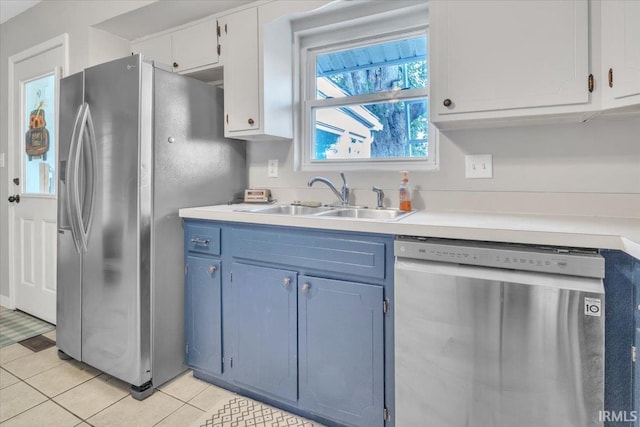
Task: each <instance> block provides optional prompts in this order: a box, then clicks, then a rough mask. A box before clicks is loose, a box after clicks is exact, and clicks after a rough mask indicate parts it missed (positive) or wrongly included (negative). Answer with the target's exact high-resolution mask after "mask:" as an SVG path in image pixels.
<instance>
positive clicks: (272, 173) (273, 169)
mask: <svg viewBox="0 0 640 427" xmlns="http://www.w3.org/2000/svg"><path fill="white" fill-rule="evenodd" d="M267 177H269V178H277V177H278V160H277V159H276V160H269V162H268V163H267Z"/></svg>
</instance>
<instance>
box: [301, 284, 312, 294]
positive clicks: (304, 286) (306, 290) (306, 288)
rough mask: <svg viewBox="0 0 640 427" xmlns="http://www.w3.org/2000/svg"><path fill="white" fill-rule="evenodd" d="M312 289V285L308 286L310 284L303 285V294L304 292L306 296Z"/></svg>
mask: <svg viewBox="0 0 640 427" xmlns="http://www.w3.org/2000/svg"><path fill="white" fill-rule="evenodd" d="M310 287H311V285H310V284H308V283H305V284H303V285H302V292H304V293H305V294H306V293H307V292H309V288H310Z"/></svg>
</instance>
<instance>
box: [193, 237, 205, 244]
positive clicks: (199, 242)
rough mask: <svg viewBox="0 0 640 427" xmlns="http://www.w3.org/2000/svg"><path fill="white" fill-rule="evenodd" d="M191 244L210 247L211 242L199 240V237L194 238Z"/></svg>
mask: <svg viewBox="0 0 640 427" xmlns="http://www.w3.org/2000/svg"><path fill="white" fill-rule="evenodd" d="M191 243H195V244H196V245H205V246H209V240H208V239H204V240H203V239H199V238H197V237H194V238H192V239H191Z"/></svg>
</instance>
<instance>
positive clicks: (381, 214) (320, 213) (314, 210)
mask: <svg viewBox="0 0 640 427" xmlns="http://www.w3.org/2000/svg"><path fill="white" fill-rule="evenodd" d="M242 212H251V213H258V214H273V215H294V216H299V215H306V216H314V217H326V218H349V219H369V220H383V221H397V220H399V219H402V218H404V217H406V216H408V215H411V214H412V213H413V212H414V211H410V212H405V211H400V210H397V209H368V208H362V207H351V206H335V207H334V206H319V207H311V206H300V205H284V204H283V205H276V206H269V207H261V208H256V209H242Z"/></svg>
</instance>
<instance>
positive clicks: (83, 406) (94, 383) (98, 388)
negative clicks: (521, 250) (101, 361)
mask: <svg viewBox="0 0 640 427" xmlns="http://www.w3.org/2000/svg"><path fill="white" fill-rule="evenodd" d="M128 394H129V386H128V385H127V384H126V383H124V382H122V381H120V380H118V379H115V378H113V377H110V376H108V375H105V374H102V375H100V376H98V377H95V378H93V379H91V380H89V381H87V382H85V383H82V384H80V385H79V386H77V387H74V388H72V389H71V390H69V391H66V392H64V393H62V394H60V395H58V396H56V397H54V398H53V400H54V401H56V402H57V403H58V404H60V405H62V406H63V407H64V408H66V409H68V410H69V411H71V412H72V413H74V414H76V415H77V416H79V417H80V418H82V419H87V418H89V417H90V416H92V415H94V414H96V413H98V412H100V411H102V410H103V409H105V408H106V407H108V406H110V405H113V404H114V403H115V402H117V401H118V400H120V399H122V398H124V397H125V396H127V395H128Z"/></svg>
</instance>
